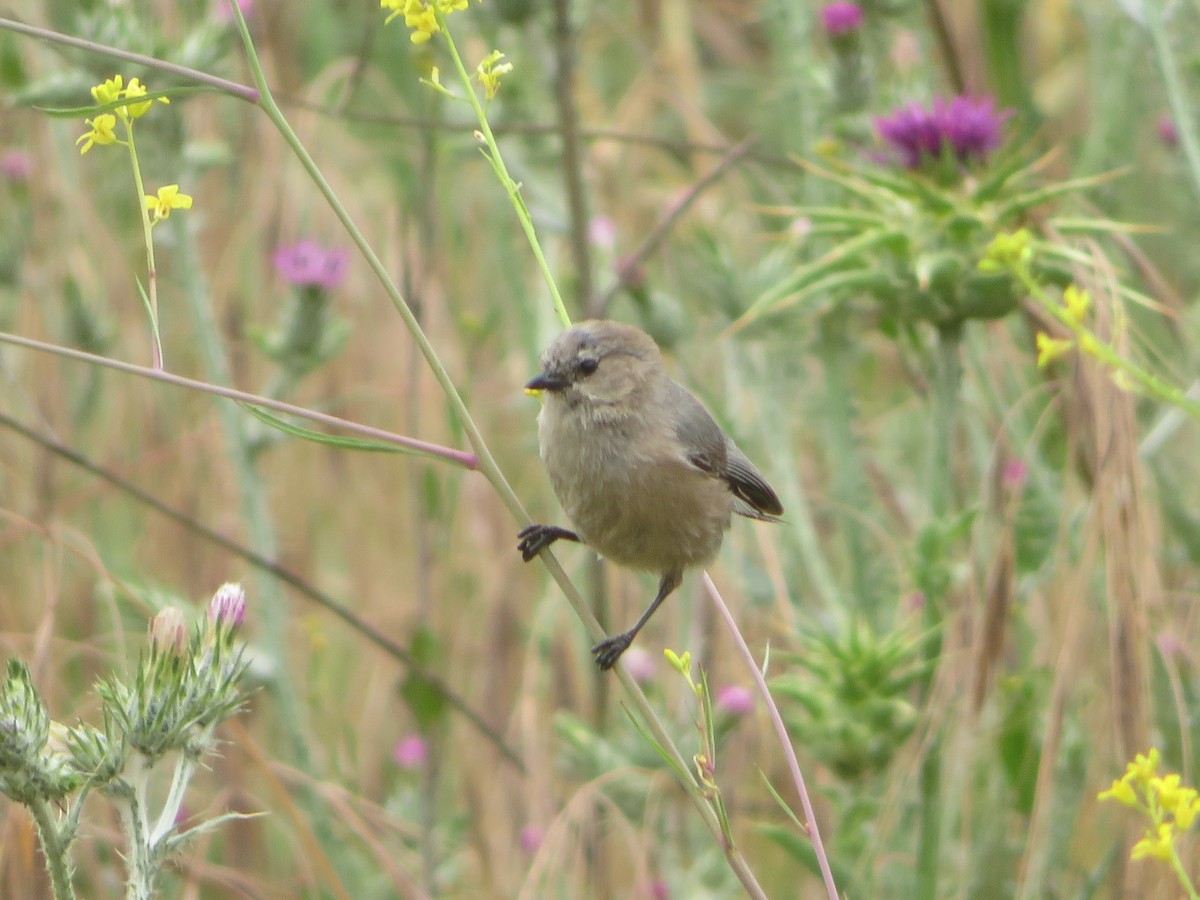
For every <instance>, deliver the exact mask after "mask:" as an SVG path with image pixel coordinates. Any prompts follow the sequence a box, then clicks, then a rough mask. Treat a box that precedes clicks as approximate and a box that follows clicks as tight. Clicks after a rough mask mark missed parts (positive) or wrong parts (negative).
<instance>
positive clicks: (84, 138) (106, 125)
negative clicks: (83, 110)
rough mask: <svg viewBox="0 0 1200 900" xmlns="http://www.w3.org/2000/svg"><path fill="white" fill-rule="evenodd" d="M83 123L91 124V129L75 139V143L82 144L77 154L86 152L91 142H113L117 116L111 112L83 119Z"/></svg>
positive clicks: (115, 139) (115, 137)
mask: <svg viewBox="0 0 1200 900" xmlns="http://www.w3.org/2000/svg"><path fill="white" fill-rule="evenodd" d="M83 124H84V125H91V126H92V130H91V131H89V132H87V133H86V134H81V135H80V136H79V139H78V140H77V141H75V145H76V146H78V145H79V144H83V147H81V148H80V150H79V155H80V156H82V155H83V154H85V153H87V152H88V151H89V150H91V149H92V145H93V144H101V145H104V144H115V143H116V142H117V135H116V133H115V132H114V131H113V129H114V128H115V127H116V126H117V117H116V116H114V115H112V114H111V113H102V114H100V115H98V116H96V118H94V119H84V120H83Z"/></svg>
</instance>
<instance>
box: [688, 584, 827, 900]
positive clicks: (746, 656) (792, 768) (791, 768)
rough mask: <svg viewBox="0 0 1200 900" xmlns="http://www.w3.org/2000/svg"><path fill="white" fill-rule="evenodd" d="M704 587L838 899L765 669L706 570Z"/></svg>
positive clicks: (789, 741) (806, 791)
mask: <svg viewBox="0 0 1200 900" xmlns="http://www.w3.org/2000/svg"><path fill="white" fill-rule="evenodd" d="M703 580H704V589H705V590H706V591H708V596H709V597H711V598H712V601H713V605H715V606H716V607H717V612H719V613H720V615H721V619H722V620H723V621H724V622H725V627H726V628H728V629H729V636H730V637H732V638H733V643H734V646H736V647H737V649H738V653H739V654H741V657H742V659H743V660H744V661H745V663H746V668H748V669H749V670H750V674H751V675H752V676H753V677H754V684H755V686H756V687H757V688H758V693H759V694H760V695H761V696H762V698H763V702H764V703H766V704H767V714H768V716H769V717H770V719H771V725H772V726H773V727H774V729H775V736H776V737H777V738H778V739H779V745H780V746H781V747H782V748H783V755H784V758H785V759H786V760H787V764H788V772H789V773H790V774H791V776H792V783H793V784H794V785H795V787H796V793H797V794H798V795H799V797H800V806H801V807H802V808H803V810H804V824H805V829H806V831H807V833H808V838H809V840H811V841H812V845H813V852H814V853H815V854H816V857H817V864H818V865H819V866H820V867H821V878H822V880H823V881H824V882H825V892H826V894H828V896H829V900H837V898H838V891H837V885H836V884H835V883H834V880H833V870H832V869H831V868H830V866H829V857H828V856H827V855H826V853H825V844H824V842H823V841H822V840H821V831H820V829H819V828H818V827H817V817H816V814H815V813H814V812H813V805H812V800H810V799H809V796H808V788H807V787H805V784H804V775H803V774H801V772H800V763H799V762H798V761H797V760H796V750H795V748H793V747H792V742H791V740H790V739H789V738H788V733H787V726H786V725H784V724H783V716H781V715H780V714H779V707H778V706H776V705H775V698H774V697H772V696H771V691H770V689H769V688H768V687H767V680H766V678H764V677H763V673H762V669H760V668H759V666H758V663H757V661H756V660H755V659H754V654H753V653H751V652H750V647H749V646H748V645H747V644H746V639H745V638H744V637H742V632H741V631H740V630H739V629H738V626H737V622H736V621H735V620H734V618H733V613H731V612H730V611H729V607H728V606H727V605H726V603H725V601H724V600H723V599H722V597H721V592H720V591H718V590H717V586H716V584H714V583H713V580H712V578H711V576H709V574H708V573H707V572H705V573H704V576H703Z"/></svg>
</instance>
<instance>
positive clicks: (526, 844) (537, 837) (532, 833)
mask: <svg viewBox="0 0 1200 900" xmlns="http://www.w3.org/2000/svg"><path fill="white" fill-rule="evenodd" d="M545 839H546V830H545V829H544V828H539V827H538V826H536V825H526V826H525V827H524V828H522V829H521V835H520V837H518V838H517V840H518V841H519V842H520V844H521V849H522V850H524V851H525V852H526V853H529V854H531V855H532V854H534V853H537V852H538V848H539V847H541V846H542V841H544V840H545Z"/></svg>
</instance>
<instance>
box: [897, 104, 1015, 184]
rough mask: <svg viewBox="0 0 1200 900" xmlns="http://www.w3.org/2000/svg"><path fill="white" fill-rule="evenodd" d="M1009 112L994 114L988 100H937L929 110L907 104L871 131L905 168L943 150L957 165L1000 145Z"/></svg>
mask: <svg viewBox="0 0 1200 900" xmlns="http://www.w3.org/2000/svg"><path fill="white" fill-rule="evenodd" d="M1012 114H1013V111H1012V110H1004V111H1002V112H996V107H995V103H994V102H993V101H992V99H991V98H990V97H981V98H979V99H972V98H970V97H954V98H952V99H951V100H949V101H946V100H944V99H942V98H940V97H938V98H936V99H935V100H934V101H933V105H932V106H931V107H929V108H926V107H923V106H921V105H920V104H917V103H910V104H908V105H907V106H903V107H901V108H900V109H897V110H896V111H895V112H893V113H892V114H891V115H890V116H882V117H880V118H878V119H876V120H875V130H876V131H877V132H879V136H880V137H881V138H883V140H884V141H885V142H887V143H888V144H889V145H890V146H891V147H892V149H893V150H895V151H896V152H897V153H898V154H899V155H900V164H901V165H903V166H904V167H905V168H906V169H917V168H920V167H921V165H922V164H923V163H924V162H925V161H926V160H927V159H932V160H935V161H936V160H938V159H941V157H942V154H943V153H944V152H946V151H947V150H948V151H949V152H950V153H952V154H953V155H954V158H955V159H957V160H958V162H960V163H963V164H966V163H969V162H971V161H973V160H983V159H985V158H986V157H987V155H988V153H990V152H991V151H992V150H995V149H996V148H997V147H999V146H1000V143H1001V141H1002V140H1003V138H1004V135H1003V133H1002V126H1003V125H1004V123H1005V122H1006V121H1007V120H1008V118H1009V117H1010V116H1011V115H1012Z"/></svg>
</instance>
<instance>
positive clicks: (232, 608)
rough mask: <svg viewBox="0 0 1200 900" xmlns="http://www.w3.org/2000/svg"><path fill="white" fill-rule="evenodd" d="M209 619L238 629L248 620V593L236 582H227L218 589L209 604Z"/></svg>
mask: <svg viewBox="0 0 1200 900" xmlns="http://www.w3.org/2000/svg"><path fill="white" fill-rule="evenodd" d="M208 618H209V620H210V621H212V622H223V623H224V624H225V625H227V626H229V627H231V628H237V627H238V626H239V625H241V624H242V622H244V621H245V619H246V592H245V591H244V590H242V586H241V585H240V584H237V583H236V582H226V583H225V584H223V585H221V586H220V587H219V588H217V592H216V593H215V594H213V598H212V600H211V601H209V604H208Z"/></svg>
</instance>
